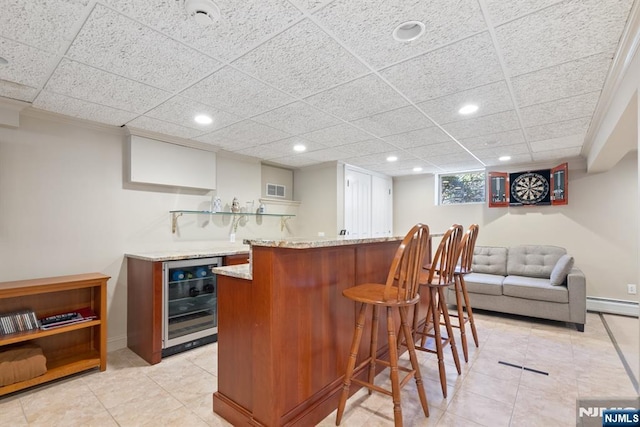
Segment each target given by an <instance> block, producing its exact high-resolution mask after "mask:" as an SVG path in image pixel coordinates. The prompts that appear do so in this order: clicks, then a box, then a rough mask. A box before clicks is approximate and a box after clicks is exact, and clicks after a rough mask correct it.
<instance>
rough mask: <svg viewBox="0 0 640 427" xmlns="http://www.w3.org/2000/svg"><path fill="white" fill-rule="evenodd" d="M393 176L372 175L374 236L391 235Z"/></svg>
mask: <svg viewBox="0 0 640 427" xmlns="http://www.w3.org/2000/svg"><path fill="white" fill-rule="evenodd" d="M392 186H393V181H392V179H391V178H387V177H380V176H372V181H371V234H372V236H373V237H384V236H391V228H392V225H393V216H392V212H393V195H392V192H391V189H392Z"/></svg>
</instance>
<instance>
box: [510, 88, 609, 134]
mask: <svg viewBox="0 0 640 427" xmlns="http://www.w3.org/2000/svg"><path fill="white" fill-rule="evenodd" d="M599 97H600V91H597V92H591V93H586V94H584V95H578V96H572V97H571V98H563V99H559V100H557V101H551V102H545V103H542V104H537V105H531V106H529V107H525V108H522V109H521V110H520V115H521V117H522V122H523V124H524V126H527V127H531V126H539V125H544V124H547V123H554V122H558V121H566V120H571V119H577V118H580V117H589V116H590V115H591V114H593V110H594V109H595V108H596V103H597V102H598V98H599Z"/></svg>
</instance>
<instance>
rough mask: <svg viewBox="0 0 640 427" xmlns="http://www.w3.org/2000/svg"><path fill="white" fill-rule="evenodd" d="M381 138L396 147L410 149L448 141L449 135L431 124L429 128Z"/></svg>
mask: <svg viewBox="0 0 640 427" xmlns="http://www.w3.org/2000/svg"><path fill="white" fill-rule="evenodd" d="M383 139H384V140H385V141H387V142H388V143H390V144H393V145H395V146H396V147H400V148H407V149H410V148H414V147H420V146H423V145H429V144H435V143H438V142H445V141H450V140H451V137H450V136H449V135H447V134H446V133H444V132H443V131H442V130H441V129H440V128H439V127H436V126H432V127H430V128H425V129H418V130H412V131H410V132H405V133H399V134H396V135H391V136H385V137H384V138H383Z"/></svg>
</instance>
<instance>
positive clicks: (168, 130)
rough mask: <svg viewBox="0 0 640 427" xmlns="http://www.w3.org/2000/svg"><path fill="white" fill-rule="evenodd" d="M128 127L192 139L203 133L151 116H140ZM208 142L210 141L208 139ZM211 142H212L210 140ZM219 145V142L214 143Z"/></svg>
mask: <svg viewBox="0 0 640 427" xmlns="http://www.w3.org/2000/svg"><path fill="white" fill-rule="evenodd" d="M127 127H131V128H137V129H143V130H148V131H151V132H160V133H164V134H167V135H172V136H177V137H180V138H185V139H191V138H195V137H196V136H198V135H202V131H199V130H197V129H193V128H188V127H184V126H180V125H177V124H175V123H169V122H165V121H162V120H158V119H154V118H151V117H145V116H140V117H137V118H135V119H133V120H131V121H130V122H129V123H127ZM207 142H208V141H207ZM208 143H211V142H208ZM213 145H217V144H213Z"/></svg>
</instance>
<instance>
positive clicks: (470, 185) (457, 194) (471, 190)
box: [436, 171, 486, 205]
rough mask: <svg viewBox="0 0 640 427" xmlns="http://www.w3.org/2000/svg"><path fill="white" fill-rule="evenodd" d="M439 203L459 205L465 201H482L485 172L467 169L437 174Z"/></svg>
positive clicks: (483, 199) (483, 198) (483, 197)
mask: <svg viewBox="0 0 640 427" xmlns="http://www.w3.org/2000/svg"><path fill="white" fill-rule="evenodd" d="M436 182H437V185H438V189H437V190H438V191H437V194H438V204H439V205H459V204H465V203H484V201H485V182H486V177H485V172H484V171H469V172H458V173H448V174H442V175H438V179H437V180H436Z"/></svg>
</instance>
